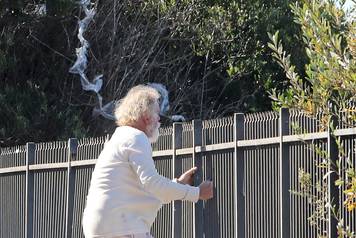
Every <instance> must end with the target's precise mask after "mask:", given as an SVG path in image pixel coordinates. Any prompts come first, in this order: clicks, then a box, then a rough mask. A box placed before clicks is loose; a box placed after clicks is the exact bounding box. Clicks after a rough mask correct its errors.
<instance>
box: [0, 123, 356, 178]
mask: <svg viewBox="0 0 356 238" xmlns="http://www.w3.org/2000/svg"><path fill="white" fill-rule="evenodd" d="M354 135H356V127H354V128H348V129H338V130H336V131H335V136H354ZM327 138H328V133H327V132H318V133H308V134H304V135H287V136H283V143H295V142H301V143H303V142H305V141H320V140H326V139H327ZM279 143H281V137H279V136H278V137H272V138H263V139H254V140H240V141H237V142H227V143H220V144H213V145H205V146H195V147H191V148H183V149H177V150H176V155H191V154H192V153H204V152H213V151H219V150H230V149H234V148H235V147H237V148H244V147H261V146H269V145H278V144H279ZM173 152H174V151H173V150H160V151H153V154H152V156H153V157H154V159H157V158H160V157H164V156H172V155H173ZM96 161H97V159H89V160H80V161H71V162H70V163H67V162H60V163H46V164H35V165H30V166H29V170H45V169H58V168H67V167H68V166H71V167H77V166H90V165H95V163H96ZM24 171H26V166H17V167H9V168H0V174H5V173H17V172H24Z"/></svg>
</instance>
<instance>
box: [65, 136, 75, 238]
mask: <svg viewBox="0 0 356 238" xmlns="http://www.w3.org/2000/svg"><path fill="white" fill-rule="evenodd" d="M77 153H78V140H77V139H76V138H70V139H69V140H68V154H67V157H68V158H67V159H68V170H67V210H66V238H71V237H72V227H73V226H72V225H73V206H74V189H75V174H74V170H73V169H72V166H71V161H73V160H74V159H75V157H76V156H77Z"/></svg>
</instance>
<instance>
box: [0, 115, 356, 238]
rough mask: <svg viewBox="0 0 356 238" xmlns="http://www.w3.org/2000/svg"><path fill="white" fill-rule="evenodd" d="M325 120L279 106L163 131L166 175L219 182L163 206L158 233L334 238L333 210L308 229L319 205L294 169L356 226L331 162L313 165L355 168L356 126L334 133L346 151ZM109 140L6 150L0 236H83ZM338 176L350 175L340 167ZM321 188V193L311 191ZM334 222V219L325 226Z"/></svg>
mask: <svg viewBox="0 0 356 238" xmlns="http://www.w3.org/2000/svg"><path fill="white" fill-rule="evenodd" d="M319 120H320V116H319V117H317V118H310V117H308V116H306V115H304V114H302V113H299V112H296V111H291V112H289V111H288V110H287V109H282V110H281V111H280V113H274V112H265V113H253V114H246V115H244V114H235V116H234V117H229V118H222V119H214V120H207V121H199V120H195V121H192V122H187V123H175V124H174V125H173V126H172V127H167V128H163V129H161V135H160V137H159V140H158V141H157V142H156V143H155V144H153V157H154V161H155V164H156V167H157V170H158V171H159V173H161V174H162V175H164V176H166V177H169V178H174V177H177V176H179V175H180V174H181V173H182V172H183V171H185V170H187V169H189V168H191V167H192V166H198V168H199V172H198V173H197V174H196V176H195V184H199V183H200V182H201V181H203V180H205V179H211V180H212V181H213V183H214V199H212V200H209V201H207V202H202V201H200V202H198V203H196V204H192V203H189V202H180V201H176V202H173V203H171V204H167V205H164V206H163V207H162V209H161V210H160V211H159V213H158V216H157V219H156V221H155V223H154V225H153V227H152V234H153V236H154V237H155V238H169V237H174V238H183V237H184V238H200V237H206V238H219V237H224V238H225V237H231V238H232V237H234V238H243V237H247V238H264V237H265V238H275V237H281V238H290V237H293V238H294V237H295V238H300V237H305V238H311V237H317V234H320V233H321V232H320V230H325V232H326V233H325V235H326V237H336V236H335V235H336V231H335V229H334V228H333V226H332V225H333V222H334V221H333V220H332V219H331V218H329V217H328V214H319V215H320V217H321V218H322V219H318V220H316V223H317V224H316V225H314V226H311V225H310V224H309V222H308V217H310V216H311V215H312V214H315V212H316V211H317V210H316V209H318V208H317V207H315V206H312V205H310V204H309V203H308V201H307V199H305V198H303V197H301V196H297V195H294V194H293V193H291V192H290V191H291V190H292V191H299V190H300V189H301V188H300V184H299V181H298V171H299V170H300V169H303V170H304V171H306V172H308V173H310V175H311V179H312V182H313V183H314V184H316V183H317V182H319V181H321V183H324V184H325V185H326V187H327V188H328V195H329V197H330V198H331V199H334V201H338V204H337V207H339V208H340V218H343V220H344V224H345V225H348V226H349V227H350V229H351V230H353V231H355V230H356V212H355V211H353V212H348V211H347V209H345V206H344V205H343V201H344V200H345V195H344V194H343V193H342V192H340V191H338V190H337V189H335V186H333V180H332V178H331V177H330V176H329V177H327V178H323V176H324V175H325V174H326V173H327V171H328V168H321V167H320V166H317V164H320V162H322V161H323V160H325V157H323V156H322V153H320V152H318V150H316V149H315V148H316V146H317V148H319V149H321V150H325V151H326V152H327V154H328V158H329V159H336V158H337V157H338V155H340V158H342V159H341V160H340V161H341V163H340V164H341V167H342V166H344V164H345V161H346V159H349V160H350V161H351V163H352V164H353V165H354V166H355V165H356V159H355V138H356V127H355V125H353V124H352V123H349V124H347V125H346V124H343V123H340V125H339V129H337V130H336V131H335V136H336V138H339V139H340V142H341V146H342V148H343V151H344V152H346V155H345V154H341V152H340V153H339V152H338V148H339V147H338V146H337V145H336V143H335V141H334V140H335V139H334V137H331V136H330V132H329V131H328V130H327V129H326V130H324V129H323V128H322V127H321V124H320V123H319ZM108 139H109V138H108V137H101V138H90V139H82V140H77V139H70V140H69V141H68V142H51V143H40V144H34V143H27V145H26V146H17V147H11V148H1V153H0V237H1V238H18V237H26V238H32V237H35V238H42V237H43V238H49V237H51V238H56V237H66V238H67V237H72V238H74V237H75V238H77V237H78V238H79V237H84V236H83V233H82V229H81V216H82V212H83V210H84V206H85V199H86V194H87V192H88V189H89V182H90V179H91V173H92V171H93V169H94V165H95V162H96V159H97V157H98V155H99V154H100V151H101V150H102V148H103V146H104V144H105V142H106V141H107V140H108ZM340 174H341V176H343V177H344V176H345V173H344V171H342V170H340ZM314 193H317V191H314ZM329 221H331V222H329Z"/></svg>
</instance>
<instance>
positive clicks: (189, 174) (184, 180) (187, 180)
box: [177, 167, 198, 185]
mask: <svg viewBox="0 0 356 238" xmlns="http://www.w3.org/2000/svg"><path fill="white" fill-rule="evenodd" d="M197 169H198V168H197V167H193V168H191V169H189V170H188V171H186V172H185V173H184V174H182V175H181V176H180V177H179V178H178V179H177V181H178V183H181V184H189V185H193V181H194V174H195V172H196V171H197Z"/></svg>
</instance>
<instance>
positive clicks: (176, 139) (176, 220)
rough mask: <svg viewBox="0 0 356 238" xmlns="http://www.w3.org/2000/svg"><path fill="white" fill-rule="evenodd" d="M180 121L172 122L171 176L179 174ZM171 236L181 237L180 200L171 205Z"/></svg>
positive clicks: (181, 130) (181, 128) (174, 237)
mask: <svg viewBox="0 0 356 238" xmlns="http://www.w3.org/2000/svg"><path fill="white" fill-rule="evenodd" d="M182 132H183V127H182V123H174V124H173V144H172V147H173V156H172V159H173V163H172V164H173V177H174V178H177V177H178V176H179V175H180V174H179V173H180V171H181V169H180V167H181V163H178V161H177V149H181V148H182ZM172 209H173V211H172V237H173V238H181V237H182V201H173V206H172Z"/></svg>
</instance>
